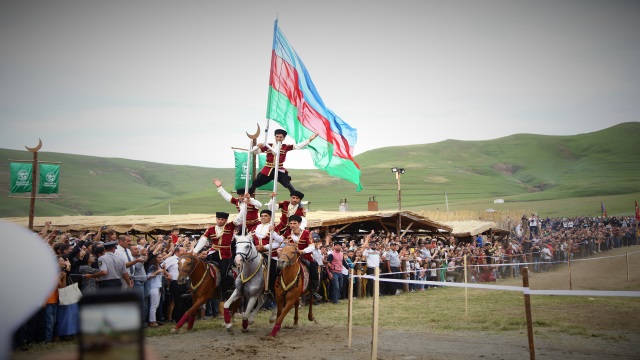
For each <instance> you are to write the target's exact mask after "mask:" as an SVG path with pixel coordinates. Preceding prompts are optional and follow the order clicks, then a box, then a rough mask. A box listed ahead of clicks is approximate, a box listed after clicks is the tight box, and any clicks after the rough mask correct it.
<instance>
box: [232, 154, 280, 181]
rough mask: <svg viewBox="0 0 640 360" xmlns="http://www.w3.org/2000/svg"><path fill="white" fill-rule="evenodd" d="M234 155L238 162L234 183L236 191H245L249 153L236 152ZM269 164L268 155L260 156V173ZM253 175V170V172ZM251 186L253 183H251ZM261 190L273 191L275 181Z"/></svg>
mask: <svg viewBox="0 0 640 360" xmlns="http://www.w3.org/2000/svg"><path fill="white" fill-rule="evenodd" d="M233 155H234V157H235V160H236V181H235V183H234V186H235V189H244V187H245V185H246V180H247V153H246V152H245V151H234V152H233ZM266 163H267V155H266V154H258V171H260V169H262V168H263V167H264V165H265V164H266ZM251 172H252V173H253V169H252V170H251ZM252 175H253V174H252ZM249 186H251V181H249ZM258 189H260V190H273V181H270V182H269V183H268V184H266V185H263V186H261V187H259V188H258Z"/></svg>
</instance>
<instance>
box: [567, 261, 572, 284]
mask: <svg viewBox="0 0 640 360" xmlns="http://www.w3.org/2000/svg"><path fill="white" fill-rule="evenodd" d="M567 264H568V265H567V266H568V267H569V290H573V285H571V256H569V261H568V262H567Z"/></svg>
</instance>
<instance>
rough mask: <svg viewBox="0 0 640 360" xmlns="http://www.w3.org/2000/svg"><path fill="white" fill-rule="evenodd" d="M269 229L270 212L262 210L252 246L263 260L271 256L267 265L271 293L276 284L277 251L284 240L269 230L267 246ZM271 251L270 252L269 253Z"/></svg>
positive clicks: (277, 272)
mask: <svg viewBox="0 0 640 360" xmlns="http://www.w3.org/2000/svg"><path fill="white" fill-rule="evenodd" d="M270 227H271V210H267V209H264V210H262V211H260V224H259V225H258V226H256V228H255V230H254V233H253V244H254V245H255V246H256V250H258V252H260V253H262V254H263V255H264V256H265V258H266V257H267V256H271V262H270V263H269V282H268V286H267V289H268V291H270V292H272V291H273V288H274V285H275V283H276V278H277V276H278V274H279V271H278V249H279V248H280V247H281V245H282V244H283V242H284V238H283V237H282V236H280V235H278V233H277V232H275V231H273V230H271V238H272V241H271V244H269V229H270ZM269 250H271V251H269Z"/></svg>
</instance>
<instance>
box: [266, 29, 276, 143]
mask: <svg viewBox="0 0 640 360" xmlns="http://www.w3.org/2000/svg"><path fill="white" fill-rule="evenodd" d="M277 31H278V18H276V21H275V22H274V23H273V40H272V42H271V65H270V66H269V92H268V93H267V114H269V106H271V74H273V64H274V61H273V58H274V56H275V55H274V54H273V52H274V50H275V48H276V32H277ZM266 120H267V123H266V125H265V127H264V142H263V143H264V144H266V143H267V141H268V140H269V139H268V136H269V120H270V119H269V117H268V115H267V118H266Z"/></svg>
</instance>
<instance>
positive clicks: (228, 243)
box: [192, 207, 245, 299]
mask: <svg viewBox="0 0 640 360" xmlns="http://www.w3.org/2000/svg"><path fill="white" fill-rule="evenodd" d="M244 209H245V207H241V210H240V213H239V214H238V215H237V216H236V217H235V219H234V220H233V221H228V220H229V213H226V212H222V211H218V212H216V225H215V226H212V227H210V228H208V229H207V231H205V232H204V234H202V236H201V237H200V239H199V240H198V243H197V244H196V246H195V247H194V248H193V250H192V252H193V254H194V255H196V256H197V255H198V253H199V252H200V250H201V249H202V248H203V247H204V246H205V245H206V244H207V242H208V241H210V242H211V248H210V249H209V254H208V255H207V260H208V261H213V262H216V263H217V264H218V268H219V269H220V273H221V274H222V282H221V284H220V294H221V297H222V299H226V297H227V291H228V290H230V289H231V288H232V287H233V277H229V271H230V270H231V266H232V264H233V251H234V250H235V246H234V244H232V242H233V241H234V232H235V228H236V226H238V225H241V224H242V216H243V214H242V213H243V211H244Z"/></svg>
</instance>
